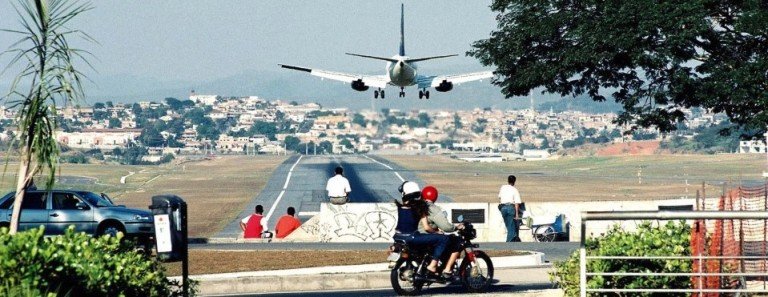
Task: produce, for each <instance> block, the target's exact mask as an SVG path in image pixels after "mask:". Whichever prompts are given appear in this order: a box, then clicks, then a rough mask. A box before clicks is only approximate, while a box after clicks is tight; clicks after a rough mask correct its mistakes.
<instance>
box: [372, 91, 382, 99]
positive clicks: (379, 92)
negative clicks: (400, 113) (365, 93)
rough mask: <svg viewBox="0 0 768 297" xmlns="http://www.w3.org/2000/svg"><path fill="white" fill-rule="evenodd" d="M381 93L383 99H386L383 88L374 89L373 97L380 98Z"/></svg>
mask: <svg viewBox="0 0 768 297" xmlns="http://www.w3.org/2000/svg"><path fill="white" fill-rule="evenodd" d="M379 94H381V99H384V90H382V89H379V90H375V91H373V98H374V99H378V98H379Z"/></svg>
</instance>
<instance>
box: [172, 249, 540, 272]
mask: <svg viewBox="0 0 768 297" xmlns="http://www.w3.org/2000/svg"><path fill="white" fill-rule="evenodd" d="M487 252H488V254H489V255H490V256H491V257H502V256H517V255H523V254H526V252H520V251H513V250H498V251H487ZM388 255H389V251H385V250H363V251H285V250H271V251H214V250H190V251H189V274H192V275H195V274H212V273H226V272H243V271H262V270H278V269H292V268H309V267H320V266H328V265H334V266H336V265H359V264H373V263H383V262H386V261H387V256H388ZM163 266H164V267H165V269H166V271H167V274H168V275H169V276H177V275H181V262H178V263H165V264H163Z"/></svg>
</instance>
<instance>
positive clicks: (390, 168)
mask: <svg viewBox="0 0 768 297" xmlns="http://www.w3.org/2000/svg"><path fill="white" fill-rule="evenodd" d="M363 157H366V158H368V160H371V161H373V162H376V163H378V164H379V165H381V166H384V167H387V168H389V170H392V172H394V173H395V175H396V176H397V178H399V179H400V181H401V182H404V181H405V179H404V178H403V177H402V176H400V173H399V172H397V171H395V169H394V168H392V166H389V165H387V164H384V163H381V162H379V161H376V160H375V159H373V158H371V157H368V155H363Z"/></svg>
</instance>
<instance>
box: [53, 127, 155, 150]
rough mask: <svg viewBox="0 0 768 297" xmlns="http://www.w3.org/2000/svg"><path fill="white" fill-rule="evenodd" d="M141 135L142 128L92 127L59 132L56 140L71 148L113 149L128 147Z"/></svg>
mask: <svg viewBox="0 0 768 297" xmlns="http://www.w3.org/2000/svg"><path fill="white" fill-rule="evenodd" d="M139 135H141V129H92V130H83V132H71V133H70V132H57V133H56V140H57V141H58V142H59V143H61V144H64V145H66V146H68V147H71V148H78V149H101V150H113V149H116V148H125V147H128V145H129V144H130V143H133V142H135V140H136V139H137V138H138V137H139Z"/></svg>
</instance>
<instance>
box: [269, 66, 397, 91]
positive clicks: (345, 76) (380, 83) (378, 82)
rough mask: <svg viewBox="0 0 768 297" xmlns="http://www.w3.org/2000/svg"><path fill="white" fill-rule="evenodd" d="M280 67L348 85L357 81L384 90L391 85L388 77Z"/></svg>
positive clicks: (297, 67)
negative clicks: (388, 84)
mask: <svg viewBox="0 0 768 297" xmlns="http://www.w3.org/2000/svg"><path fill="white" fill-rule="evenodd" d="M278 65H280V67H283V68H286V69H291V70H297V71H304V72H309V74H310V75H314V76H317V77H321V78H327V79H331V80H337V81H343V82H346V83H352V82H353V81H356V80H362V81H363V82H364V83H365V85H367V86H371V87H374V88H384V87H386V86H387V83H389V78H388V77H387V76H386V75H362V74H351V73H343V72H334V71H327V70H320V69H311V68H305V67H299V66H292V65H284V64H278Z"/></svg>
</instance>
